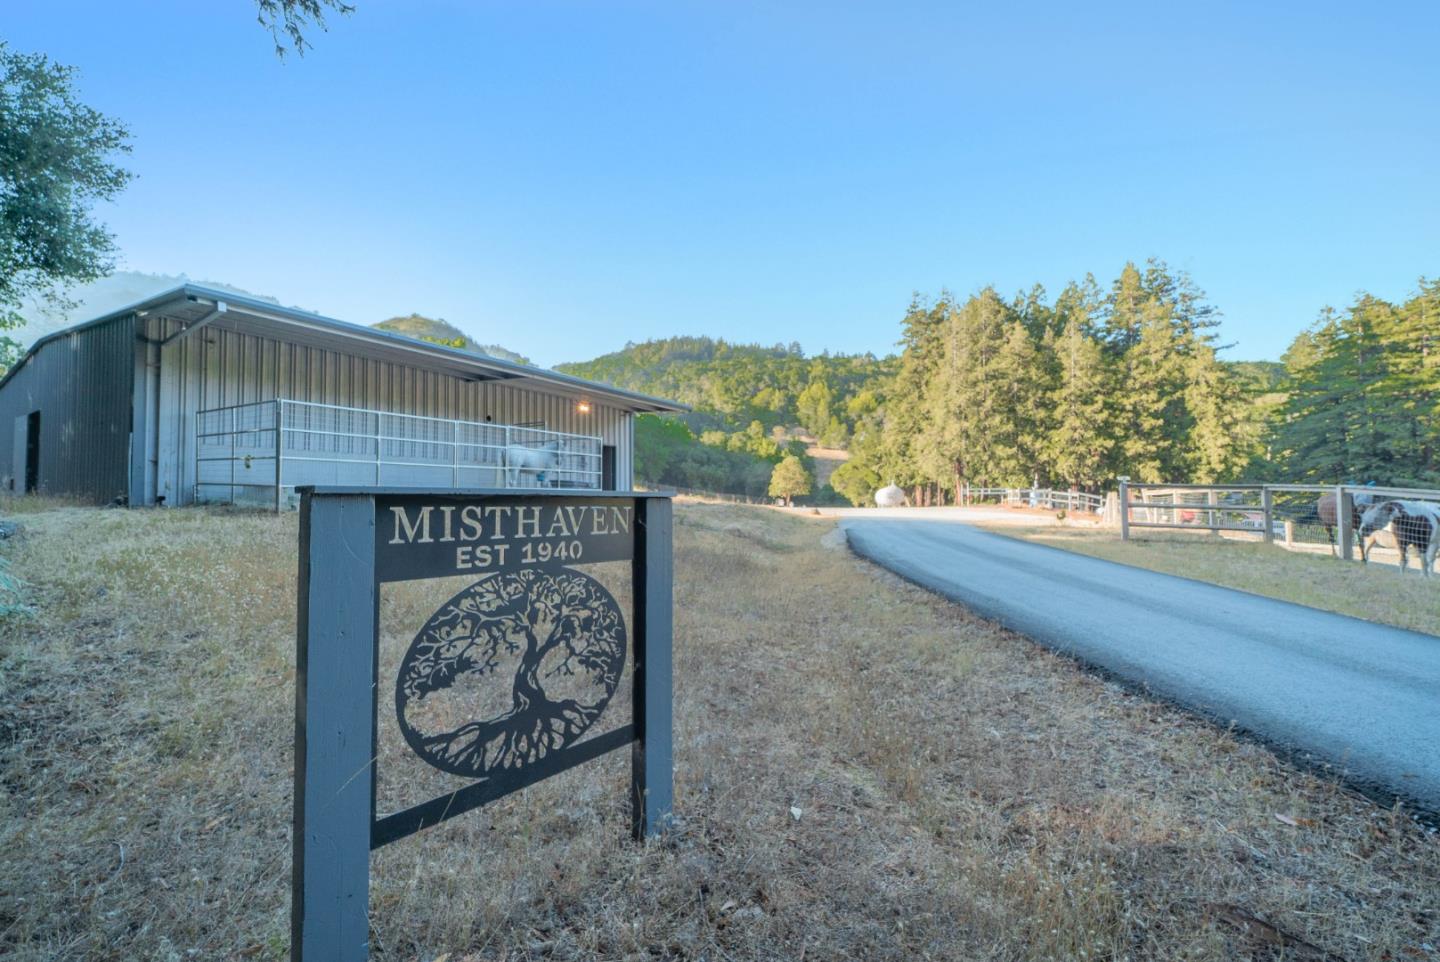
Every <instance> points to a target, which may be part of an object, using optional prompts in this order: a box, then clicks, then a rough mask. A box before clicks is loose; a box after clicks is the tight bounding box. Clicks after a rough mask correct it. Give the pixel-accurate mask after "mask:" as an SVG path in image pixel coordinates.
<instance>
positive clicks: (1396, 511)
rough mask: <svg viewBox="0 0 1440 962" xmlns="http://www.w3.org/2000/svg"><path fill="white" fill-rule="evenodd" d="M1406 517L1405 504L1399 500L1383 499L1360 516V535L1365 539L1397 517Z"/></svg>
mask: <svg viewBox="0 0 1440 962" xmlns="http://www.w3.org/2000/svg"><path fill="white" fill-rule="evenodd" d="M1397 517H1400V518H1403V517H1405V506H1404V505H1402V504H1401V503H1400V502H1399V501H1382V502H1381V503H1379V504H1377V505H1374V506H1372V507H1369V508H1366V509H1365V514H1364V515H1362V516H1361V518H1360V537H1361V539H1362V540H1363V539H1365V538H1368V537H1370V536H1371V535H1372V534H1374V533H1375V532H1377V531H1379V530H1380V529H1381V528H1384V527H1385V526H1386V525H1388V524H1390V522H1391V521H1393V520H1395V518H1397Z"/></svg>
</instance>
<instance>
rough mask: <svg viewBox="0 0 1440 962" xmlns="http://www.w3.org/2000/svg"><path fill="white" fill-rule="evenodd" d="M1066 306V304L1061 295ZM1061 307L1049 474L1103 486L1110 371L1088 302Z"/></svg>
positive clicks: (1054, 345)
mask: <svg viewBox="0 0 1440 962" xmlns="http://www.w3.org/2000/svg"><path fill="white" fill-rule="evenodd" d="M1061 303H1062V305H1065V304H1066V301H1065V298H1064V295H1062V302H1061ZM1068 303H1069V306H1062V311H1063V317H1064V327H1063V328H1062V329H1061V331H1060V335H1059V337H1058V338H1056V339H1054V340H1053V341H1052V344H1051V351H1052V352H1053V354H1054V356H1055V365H1056V368H1057V369H1058V370H1057V375H1058V376H1057V378H1056V382H1055V385H1054V387H1053V388H1052V390H1051V394H1050V410H1051V411H1052V412H1053V413H1052V418H1053V421H1052V425H1051V427H1050V430H1049V431H1048V432H1047V436H1046V451H1047V456H1048V461H1049V464H1050V473H1051V474H1052V475H1053V476H1054V477H1056V478H1058V479H1059V480H1061V481H1063V482H1065V483H1066V484H1070V485H1074V486H1075V487H1081V488H1089V489H1092V490H1093V489H1095V488H1098V487H1099V485H1100V483H1101V481H1102V479H1103V476H1104V473H1105V466H1106V465H1107V464H1108V463H1109V461H1110V453H1111V449H1112V448H1113V447H1114V443H1115V442H1114V438H1113V436H1112V426H1111V424H1110V411H1109V404H1110V399H1111V397H1112V393H1111V387H1110V385H1111V374H1110V369H1109V365H1108V364H1107V363H1106V360H1105V354H1104V352H1103V350H1102V349H1101V347H1100V342H1099V341H1098V340H1097V339H1095V338H1094V337H1091V336H1090V335H1089V333H1088V327H1089V312H1088V311H1087V310H1086V307H1085V304H1084V300H1083V299H1082V298H1081V297H1079V296H1078V292H1077V296H1075V297H1073V298H1072V299H1071V300H1070V301H1069V302H1068Z"/></svg>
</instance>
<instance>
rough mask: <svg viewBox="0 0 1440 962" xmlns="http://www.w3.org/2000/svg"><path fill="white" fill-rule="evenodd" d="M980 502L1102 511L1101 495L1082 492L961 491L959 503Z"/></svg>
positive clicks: (1021, 489) (1003, 489) (1023, 489)
mask: <svg viewBox="0 0 1440 962" xmlns="http://www.w3.org/2000/svg"><path fill="white" fill-rule="evenodd" d="M983 501H998V502H999V503H1000V504H1009V505H1016V506H1019V507H1024V508H1043V509H1046V510H1050V511H1062V510H1063V511H1065V512H1067V513H1072V514H1073V513H1074V512H1077V511H1083V512H1088V513H1090V514H1100V513H1102V512H1103V511H1104V509H1105V496H1104V495H1103V494H1087V493H1086V492H1084V491H1061V490H1059V489H1056V488H972V487H970V486H969V485H965V486H963V487H962V488H961V490H960V503H961V504H975V503H977V502H983Z"/></svg>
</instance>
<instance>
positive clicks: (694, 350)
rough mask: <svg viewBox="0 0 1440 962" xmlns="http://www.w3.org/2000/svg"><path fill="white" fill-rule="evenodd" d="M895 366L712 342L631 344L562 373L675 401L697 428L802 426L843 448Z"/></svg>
mask: <svg viewBox="0 0 1440 962" xmlns="http://www.w3.org/2000/svg"><path fill="white" fill-rule="evenodd" d="M894 366H895V360H894V358H884V359H879V358H876V357H874V356H873V355H870V354H818V355H814V356H811V357H806V356H805V353H804V352H803V351H802V350H801V349H800V345H798V344H793V343H792V344H789V345H785V344H776V345H775V346H774V347H763V346H761V345H758V344H732V343H730V342H729V341H724V340H719V339H716V338H710V337H670V338H664V339H662V340H655V341H646V342H645V343H643V344H634V343H631V344H627V345H625V348H624V349H623V350H620V351H616V352H614V353H612V354H606V355H603V356H601V357H597V358H595V359H594V360H592V361H584V362H579V363H573V364H561V365H558V366H557V367H556V370H557V371H562V372H564V373H566V374H572V375H574V376H576V377H583V378H587V379H589V380H592V381H603V382H605V383H607V384H613V385H615V386H616V387H619V388H624V389H627V390H631V391H640V392H643V393H645V394H653V395H656V396H658V397H664V398H671V399H673V400H676V401H681V402H683V403H685V404H688V405H690V406H691V407H693V408H695V410H696V412H697V416H696V417H692V418H690V419H689V420H691V421H692V422H693V423H692V426H693V427H695V428H697V429H703V428H708V427H716V428H723V429H727V430H730V431H735V430H740V429H743V428H746V427H747V426H748V425H749V424H750V423H751V422H752V421H759V422H760V423H761V425H763V426H764V427H765V428H766V429H767V430H768V429H770V428H772V427H777V426H780V427H793V426H797V425H798V426H800V427H803V428H804V429H806V430H807V431H809V432H810V433H811V434H813V435H814V436H815V437H817V438H822V439H824V440H825V441H826V442H827V443H831V444H833V445H835V446H843V445H844V444H845V441H846V439H847V438H848V435H849V433H850V431H851V430H853V428H854V425H855V422H856V421H857V420H858V419H860V418H861V417H864V416H865V415H866V414H868V413H870V412H871V411H873V410H874V409H875V407H876V406H878V403H879V401H878V392H877V388H878V387H879V382H880V381H882V380H883V379H884V378H886V377H887V376H888V375H889V374H890V373H892V372H893V370H894Z"/></svg>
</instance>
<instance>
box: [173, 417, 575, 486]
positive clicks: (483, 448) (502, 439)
mask: <svg viewBox="0 0 1440 962" xmlns="http://www.w3.org/2000/svg"><path fill="white" fill-rule="evenodd" d="M277 438H278V445H277ZM195 450H196V466H195V467H196V472H195V473H196V479H197V482H196V497H197V499H198V500H201V501H212V502H213V501H221V502H229V503H261V504H266V503H268V504H274V505H276V506H280V505H282V504H285V503H287V502H288V501H291V500H293V498H294V491H295V488H296V487H298V486H303V485H312V484H314V485H320V484H331V485H375V486H387V487H421V488H430V487H433V488H576V489H590V490H594V489H599V488H600V487H601V484H602V467H601V466H602V461H603V458H602V441H601V439H600V438H598V437H591V436H588V435H579V434H567V433H564V432H560V431H548V430H545V429H542V428H531V427H519V426H514V425H507V424H493V423H489V422H478V421H457V420H450V419H447V418H433V417H424V416H420V415H412V414H395V413H393V412H387V411H372V410H368V409H365V408H352V407H344V406H340V405H333V404H317V403H313V402H308V401H291V400H285V399H281V400H276V401H260V402H256V403H253V404H241V405H234V406H231V407H224V408H213V409H210V410H205V411H200V412H198V413H197V415H196V435H195Z"/></svg>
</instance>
